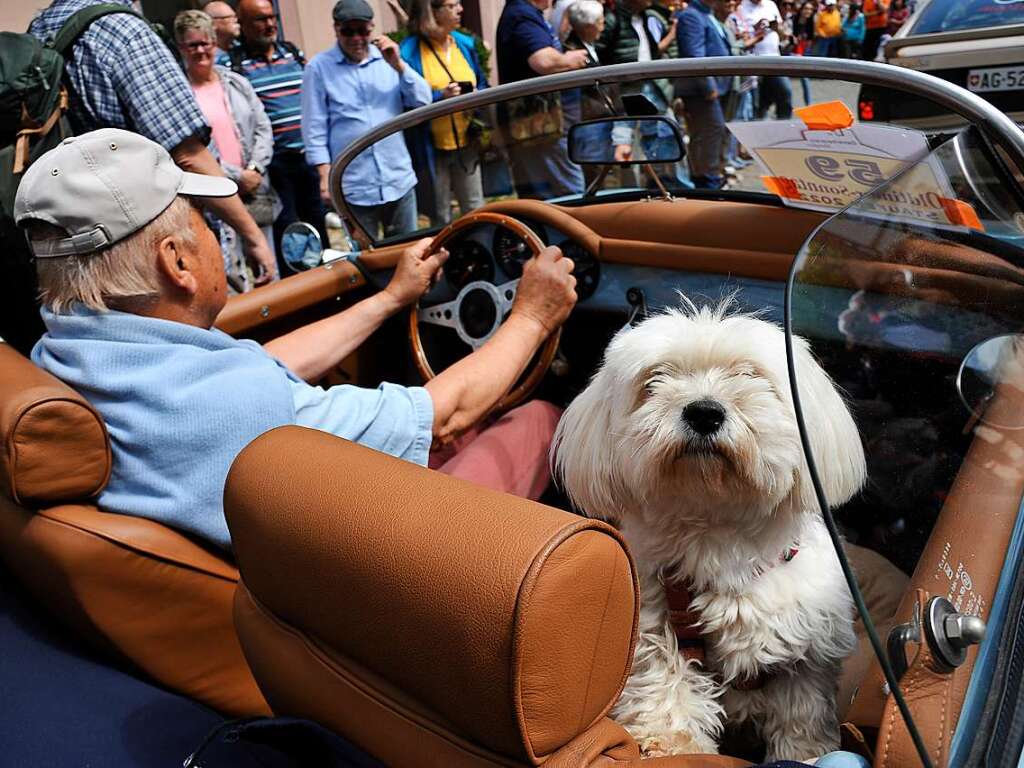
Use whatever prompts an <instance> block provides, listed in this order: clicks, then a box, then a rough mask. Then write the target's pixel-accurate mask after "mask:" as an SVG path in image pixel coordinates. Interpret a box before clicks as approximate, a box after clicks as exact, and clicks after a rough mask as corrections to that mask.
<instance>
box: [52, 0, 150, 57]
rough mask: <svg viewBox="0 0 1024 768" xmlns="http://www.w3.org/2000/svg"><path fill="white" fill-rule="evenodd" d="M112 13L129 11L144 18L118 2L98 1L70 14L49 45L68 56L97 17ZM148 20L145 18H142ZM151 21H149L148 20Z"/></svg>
mask: <svg viewBox="0 0 1024 768" xmlns="http://www.w3.org/2000/svg"><path fill="white" fill-rule="evenodd" d="M111 13H129V14H131V15H132V16H137V17H138V18H140V19H142V16H139V14H137V13H136V12H135V11H133V10H132V9H131V8H129V7H128V6H126V5H120V4H118V3H98V4H97V5H90V6H89V7H88V8H83V9H82V10H80V11H75V12H74V13H73V14H71V15H70V16H68V18H67V20H66V21H65V22H64V23H63V24H62V25H61V28H60V29H59V30H57V34H56V35H54V36H53V39H52V40H50V41H49V43H48V45H49V46H50V47H51V48H53V49H54V50H55V51H57V53H59V54H60V55H61V56H64V57H65V58H66V57H67V53H68V51H69V50H70V49H71V46H72V45H74V43H75V40H77V39H78V36H79V35H81V34H82V33H83V32H85V30H87V29H88V28H89V25H90V24H92V23H93V22H94V21H96V19H98V18H100V17H101V16H108V15H109V14H111ZM142 20H143V21H146V20H145V19H142ZM146 23H147V24H148V23H149V22H148V21H147V22H146Z"/></svg>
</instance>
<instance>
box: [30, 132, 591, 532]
mask: <svg viewBox="0 0 1024 768" xmlns="http://www.w3.org/2000/svg"><path fill="white" fill-rule="evenodd" d="M235 190H236V187H235V184H234V182H232V181H230V180H228V179H225V178H223V177H211V176H198V175H196V174H190V173H184V172H183V171H181V169H179V168H178V167H177V166H176V165H175V164H174V162H173V161H172V160H171V157H170V155H169V154H168V153H167V152H166V150H164V149H163V148H161V147H160V146H159V145H158V144H156V143H155V142H152V141H150V140H149V139H146V138H144V137H142V136H140V135H138V134H134V133H130V132H128V131H123V130H118V129H104V130H101V131H93V132H92V133H87V134H83V135H82V136H77V137H73V138H70V139H66V140H65V141H63V142H62V143H61V144H60V145H58V146H57V147H56V148H55V149H53V150H51V151H50V152H47V153H46V154H45V155H43V156H42V157H40V158H39V159H38V160H37V161H36V162H35V163H34V164H33V165H32V166H31V167H30V168H29V169H28V171H27V172H26V173H25V176H24V177H23V180H22V182H21V185H20V186H19V188H18V194H17V197H16V199H15V207H14V215H15V220H16V221H17V223H18V224H19V225H20V226H22V227H24V228H26V229H27V230H28V235H29V241H30V244H31V247H32V252H33V255H34V256H35V258H36V267H37V270H38V273H39V286H40V290H41V295H42V301H43V307H44V308H43V320H44V322H45V323H46V327H47V332H46V333H45V334H44V335H43V337H42V339H40V341H39V343H38V344H36V346H35V348H34V349H33V350H32V360H33V362H35V363H36V364H37V365H39V366H40V367H42V368H44V369H45V370H47V371H49V372H50V373H52V374H54V375H55V376H57V377H58V378H60V379H62V380H63V381H65V382H66V383H67V384H69V385H70V386H72V387H73V388H74V389H76V390H77V391H78V392H79V393H80V394H81V395H82V396H84V397H85V398H86V399H87V400H89V402H90V403H92V405H93V406H94V407H95V408H96V409H97V410H98V411H99V413H100V415H101V416H102V417H103V420H104V422H105V424H106V426H107V431H108V433H109V435H110V443H111V452H112V457H113V463H112V471H111V476H110V481H109V483H108V484H107V486H106V487H105V488H104V489H103V491H102V492H101V493H100V495H99V498H98V502H99V505H100V507H101V508H102V509H104V510H106V511H109V512H118V513H123V514H130V515H138V516H141V517H148V518H151V519H153V520H157V521H159V522H162V523H165V524H167V525H171V526H174V527H176V528H179V529H181V530H184V531H186V532H188V533H191V534H193V535H196V536H199V537H202V538H204V539H206V540H208V541H210V542H212V543H214V544H217V545H219V546H221V547H224V548H230V546H231V541H230V534H229V532H228V529H227V524H226V522H225V520H224V514H223V507H222V495H223V490H224V481H225V478H226V477H227V473H228V469H229V468H230V466H231V463H232V462H233V461H234V458H235V456H237V455H238V452H239V451H241V450H242V448H244V447H245V446H246V445H247V444H248V443H249V442H251V441H252V440H253V439H255V438H256V437H258V436H259V435H260V434H262V433H263V432H265V431H267V430H269V429H273V428H275V427H279V426H283V425H285V424H299V425H301V426H307V427H312V428H315V429H321V430H324V431H327V432H331V433H333V434H335V435H337V436H339V437H343V438H345V439H348V440H352V441H355V442H358V443H360V444H362V445H366V446H368V447H370V448H374V449H376V450H378V451H383V452H385V453H388V454H391V455H393V456H398V457H400V458H403V459H406V460H408V461H413V462H416V463H418V464H426V463H427V460H428V453H429V451H430V448H431V443H432V442H433V441H434V440H438V441H439V442H442V443H443V442H446V441H450V440H452V439H453V438H454V437H455V436H456V435H457V434H458V433H460V432H463V431H464V430H466V429H467V428H469V427H470V426H472V425H473V424H475V423H476V422H477V421H479V420H480V419H482V418H483V417H484V416H485V415H486V414H487V413H488V412H489V411H490V410H491V409H492V408H493V406H494V404H495V403H496V402H497V401H498V400H499V399H500V398H501V397H502V395H504V393H505V392H506V391H507V390H508V389H510V388H511V386H512V384H513V383H514V382H515V381H516V380H517V379H518V377H519V376H520V374H521V373H522V371H523V370H524V369H525V368H526V365H527V364H528V363H529V361H530V359H531V357H532V356H533V354H534V353H535V352H536V350H537V349H538V348H539V347H540V345H541V343H543V341H544V340H545V339H546V338H547V337H548V336H549V335H550V334H551V333H552V332H553V331H554V330H555V328H557V327H558V326H559V325H560V324H561V323H562V321H563V320H564V319H565V317H566V316H567V315H568V312H569V310H570V309H571V307H572V305H573V304H574V303H575V293H574V292H573V286H575V282H576V281H575V279H574V278H573V277H572V275H571V274H570V271H571V270H572V262H571V261H570V260H569V259H564V258H562V257H561V253H560V252H559V251H558V249H557V248H549V249H546V250H545V251H544V252H542V253H541V254H540V255H539V256H538V257H536V258H534V259H531V260H530V261H528V262H527V263H526V265H525V266H524V271H523V277H522V279H521V281H520V283H519V288H518V290H517V292H516V299H515V301H514V302H513V305H512V310H511V313H510V314H509V317H508V318H507V319H506V321H505V322H504V324H503V325H502V326H501V327H500V328H499V329H498V330H497V332H496V333H495V334H494V336H492V337H491V338H490V339H489V340H488V341H487V342H486V343H485V344H483V345H482V346H481V347H480V348H479V349H477V350H476V351H475V352H474V353H472V354H471V355H469V356H468V357H465V358H463V359H462V360H461V361H459V362H458V363H456V364H454V365H452V366H451V367H449V368H447V369H446V370H445V371H443V372H442V373H441V374H439V375H438V376H437V377H435V378H434V379H432V380H431V381H430V382H428V383H427V384H426V386H423V387H404V386H399V385H395V384H388V383H384V384H381V385H380V386H379V387H377V388H376V389H366V388H360V387H353V386H336V387H330V388H328V389H323V388H321V387H318V386H314V385H311V384H308V383H306V382H307V381H314V382H315V381H318V380H320V379H322V378H323V377H324V376H325V375H326V374H327V373H328V372H329V371H330V370H331V369H333V368H334V367H335V366H336V365H338V363H340V362H341V360H342V359H343V358H344V357H346V356H347V355H348V354H350V353H351V352H353V351H354V350H355V349H356V348H357V347H358V346H359V345H360V344H362V342H363V341H364V340H365V339H366V338H367V337H368V336H369V335H370V334H371V333H373V331H374V330H376V329H377V328H378V327H379V326H380V324H381V323H382V322H383V321H384V320H385V319H386V318H388V317H390V316H391V315H393V314H394V313H395V312H397V311H399V310H400V309H401V308H402V307H405V306H408V305H409V304H411V303H412V302H414V301H416V299H418V298H419V297H420V296H421V295H422V294H423V293H424V292H425V291H426V290H427V289H428V288H429V286H430V284H431V280H432V279H433V278H434V276H435V275H436V273H437V271H438V269H439V268H440V266H441V265H442V264H443V263H444V261H445V259H446V258H447V253H446V252H445V251H440V252H438V253H435V254H430V253H429V245H430V240H421V241H419V242H418V243H416V244H415V245H413V246H411V247H409V248H407V249H406V250H405V252H404V253H403V254H402V256H401V258H400V260H399V263H398V264H397V266H396V270H395V274H394V277H393V278H392V279H391V281H390V282H389V283H388V285H387V287H386V288H385V289H384V290H382V291H379V292H378V293H376V294H374V295H372V296H370V297H369V298H367V299H364V300H362V301H360V302H358V303H356V304H354V305H352V306H351V307H349V308H348V309H346V310H345V311H343V312H340V313H338V314H335V315H331V316H328V317H326V318H324V319H323V320H320V321H318V322H315V323H311V324H310V325H307V326H303V327H300V328H298V329H296V330H294V331H292V332H290V333H288V334H285V335H284V336H280V337H278V338H275V339H273V340H272V341H269V342H267V344H265V345H264V346H262V347H261V346H260V345H259V344H256V343H255V342H253V341H244V340H238V339H234V338H232V337H230V336H228V335H227V334H225V333H222V332H221V331H219V330H216V329H215V328H213V323H214V320H215V319H216V318H217V315H218V314H219V313H220V311H221V310H222V309H223V308H224V304H225V301H226V297H227V286H226V281H225V277H224V260H223V258H222V257H221V253H220V246H219V244H218V242H217V238H216V237H215V236H214V235H213V233H212V232H211V231H210V229H209V228H208V227H207V226H206V224H205V222H204V220H203V217H202V215H201V214H200V213H199V210H198V209H197V208H196V207H195V206H194V205H193V204H192V202H191V201H192V200H193V199H194V198H196V197H199V198H204V197H216V196H227V195H231V194H234V193H235ZM536 406H543V404H541V403H536V402H535V403H531V404H530V405H527V406H524V407H522V408H519V409H517V410H516V411H512V412H510V413H509V414H507V415H506V417H504V418H509V417H512V416H514V414H517V413H520V414H525V412H526V411H527V409H531V408H532V410H531V411H530V412H529V413H530V414H531V415H529V416H528V418H529V420H530V422H531V424H533V423H534V422H541V423H545V424H547V425H548V426H547V427H546V428H545V431H544V432H542V433H537V432H536V430H535V431H534V433H533V434H535V435H538V436H535V437H534V438H533V440H532V442H533V443H534V449H535V450H533V453H532V456H533V457H534V459H532V460H531V461H532V464H531V465H530V466H526V465H524V464H523V463H522V462H521V461H517V460H516V459H515V457H516V456H523V455H524V454H523V452H522V450H521V448H520V446H519V445H518V443H522V442H523V440H522V439H514V436H512V435H511V434H510V435H509V436H508V437H507V438H505V439H503V440H502V439H499V440H498V441H497V442H498V444H497V445H495V446H494V447H493V448H488V447H487V443H493V442H495V441H494V440H490V441H475V442H472V443H470V444H469V445H468V446H467V447H466V449H465V452H460V455H461V456H462V457H463V460H462V462H461V463H462V464H464V465H465V464H467V462H468V465H469V466H468V467H467V468H466V470H465V472H464V473H463V472H459V471H455V469H454V467H453V468H452V471H448V474H452V475H455V476H461V477H463V478H464V479H468V480H476V481H479V480H480V478H481V477H482V476H483V475H482V474H481V469H486V465H488V463H491V464H493V463H495V461H494V459H495V457H499V458H500V462H499V464H500V470H501V471H502V472H503V473H504V476H495V481H494V482H492V483H489V485H490V487H493V488H497V489H499V490H509V489H514V488H515V487H516V486H513V485H509V484H508V483H506V480H510V481H511V480H512V479H514V478H515V477H517V476H519V475H522V474H523V472H524V470H525V471H526V472H527V473H533V474H534V475H535V476H536V477H537V479H543V480H545V481H546V478H547V460H546V457H547V446H548V444H549V443H550V437H551V435H552V434H553V431H554V426H555V421H557V417H555V418H554V419H552V418H550V416H551V413H550V410H554V411H556V412H557V409H554V406H547V407H546V408H547V409H548V411H549V412H547V413H544V412H543V411H544V409H543V408H538V407H536ZM499 427H500V424H499V425H496V426H495V427H494V430H493V431H492V430H488V432H487V434H492V435H493V433H494V431H498V429H499ZM478 445H480V446H483V447H480V448H476V449H475V455H474V456H468V457H467V455H466V454H467V453H468V452H472V451H474V446H478ZM488 454H490V455H488ZM509 457H512V460H509ZM441 471H447V470H446V469H445V468H444V467H441ZM540 473H543V478H541V477H540ZM535 488H537V490H536V493H538V494H539V492H540V491H542V490H543V484H542V483H538V485H537V486H535Z"/></svg>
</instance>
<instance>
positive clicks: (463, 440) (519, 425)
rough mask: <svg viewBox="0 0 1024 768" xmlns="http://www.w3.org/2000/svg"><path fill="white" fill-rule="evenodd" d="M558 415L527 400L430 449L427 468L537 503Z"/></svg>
mask: <svg viewBox="0 0 1024 768" xmlns="http://www.w3.org/2000/svg"><path fill="white" fill-rule="evenodd" d="M561 415H562V409H561V408H559V407H557V406H554V405H552V404H551V403H545V402H544V401H542V400H532V401H531V402H529V403H527V404H526V405H521V406H519V407H518V408H514V409H513V410H511V411H509V412H508V413H506V414H505V415H503V416H501V417H500V418H498V419H497V420H496V421H494V422H493V423H491V424H490V425H488V426H486V427H482V428H481V427H479V426H477V427H473V429H471V430H470V431H469V432H466V433H465V434H464V435H461V436H459V437H458V438H456V439H455V440H454V441H453V442H452V443H451V444H449V445H446V446H444V447H442V448H436V449H434V450H432V451H431V452H430V462H429V467H430V468H431V469H436V470H438V471H440V472H444V473H445V474H446V475H451V476H452V477H459V478H462V479H463V480H468V481H469V482H471V483H475V484H477V485H482V486H485V487H487V488H493V489H494V490H496V491H504V492H505V493H511V494H514V495H516V496H522V497H524V498H527V499H534V500H536V499H539V498H540V495H541V494H542V493H544V489H545V488H547V486H548V483H549V482H550V481H551V471H550V469H549V467H548V449H549V448H550V447H551V438H552V437H554V434H555V427H556V426H557V425H558V419H559V417H561Z"/></svg>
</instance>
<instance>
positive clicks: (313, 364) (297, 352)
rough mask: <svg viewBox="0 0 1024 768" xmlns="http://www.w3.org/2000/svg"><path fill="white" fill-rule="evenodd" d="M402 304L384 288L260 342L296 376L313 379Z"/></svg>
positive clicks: (362, 340)
mask: <svg viewBox="0 0 1024 768" xmlns="http://www.w3.org/2000/svg"><path fill="white" fill-rule="evenodd" d="M399 309H401V305H400V304H399V303H398V302H397V301H396V300H395V299H393V298H392V297H391V295H390V294H389V293H387V292H386V291H381V292H380V293H375V294H374V295H373V296H370V297H369V298H367V299H363V300H362V301H360V302H359V303H358V304H355V305H353V306H351V307H349V308H348V309H346V310H345V311H344V312H339V313H338V314H336V315H332V316H331V317H327V318H324V319H323V320H318V321H317V322H315V323H310V324H309V325H305V326H303V327H302V328H298V329H296V330H294V331H292V332H291V333H287V334H285V335H284V336H279V337H278V338H276V339H274V340H273V341H268V342H267V343H266V344H264V345H263V349H264V350H266V352H267V353H268V354H270V355H272V356H273V357H276V358H277V359H278V360H280V361H281V362H282V363H284V364H285V365H286V366H288V368H289V369H290V370H291V371H292V372H293V373H294V374H295V375H296V376H298V377H300V378H302V379H305V380H306V381H316V380H317V379H319V378H321V377H323V376H324V375H325V374H326V373H327V372H328V371H330V370H331V369H332V368H333V367H334V366H336V365H337V364H338V363H340V362H341V361H342V360H344V359H345V358H346V357H347V356H348V355H349V354H351V353H352V352H354V351H355V350H356V349H357V348H358V347H359V345H360V344H362V343H363V342H364V341H366V339H367V338H368V337H369V336H370V334H371V333H373V332H374V331H375V330H377V329H378V328H379V327H380V325H381V323H383V322H384V321H385V320H387V319H388V318H389V317H391V315H393V314H395V312H397V311H398V310H399Z"/></svg>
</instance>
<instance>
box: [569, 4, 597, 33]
mask: <svg viewBox="0 0 1024 768" xmlns="http://www.w3.org/2000/svg"><path fill="white" fill-rule="evenodd" d="M566 13H567V14H569V24H570V25H571V26H572V28H573V29H577V28H578V27H585V26H588V25H590V24H597V22H598V21H599V20H600V19H601V18H602V17H603V16H604V6H603V5H601V3H599V2H598V0H576V2H575V3H573V4H572V5H570V6H569V8H568V9H567V10H566Z"/></svg>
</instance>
